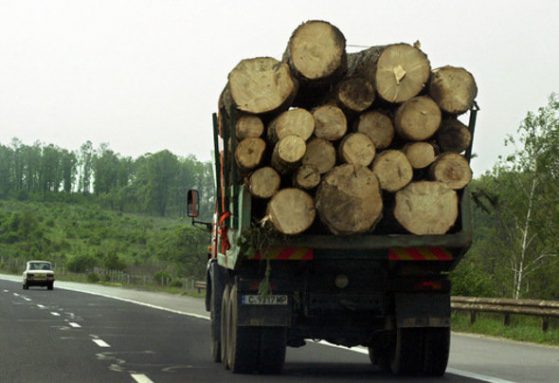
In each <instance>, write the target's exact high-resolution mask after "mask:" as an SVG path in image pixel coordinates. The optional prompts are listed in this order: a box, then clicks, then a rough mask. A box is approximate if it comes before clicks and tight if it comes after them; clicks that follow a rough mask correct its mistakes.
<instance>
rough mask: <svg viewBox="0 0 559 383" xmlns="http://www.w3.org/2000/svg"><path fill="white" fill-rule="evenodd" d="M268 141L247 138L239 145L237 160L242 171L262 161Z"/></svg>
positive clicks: (236, 153) (236, 152)
mask: <svg viewBox="0 0 559 383" xmlns="http://www.w3.org/2000/svg"><path fill="white" fill-rule="evenodd" d="M265 151H266V141H264V140H263V139H261V138H245V139H244V140H242V141H241V142H239V144H238V145H237V149H236V150H235V160H236V161H237V165H238V166H239V168H241V171H244V172H246V171H249V170H251V169H254V168H256V167H257V166H258V165H260V164H261V163H262V159H263V157H264V152H265Z"/></svg>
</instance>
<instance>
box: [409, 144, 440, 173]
mask: <svg viewBox="0 0 559 383" xmlns="http://www.w3.org/2000/svg"><path fill="white" fill-rule="evenodd" d="M402 151H403V152H404V154H405V155H406V157H408V160H409V161H410V165H411V166H412V167H413V168H414V169H424V168H426V167H427V166H429V165H431V164H432V163H433V162H434V161H435V159H436V157H437V156H436V154H435V148H434V147H433V145H431V144H430V143H428V142H413V143H410V144H406V145H405V146H404V148H403V149H402Z"/></svg>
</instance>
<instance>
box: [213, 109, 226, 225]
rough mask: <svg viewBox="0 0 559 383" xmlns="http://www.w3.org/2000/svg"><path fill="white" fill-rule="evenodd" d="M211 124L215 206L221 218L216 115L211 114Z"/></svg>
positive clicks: (219, 161) (219, 165)
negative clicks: (212, 129) (212, 128)
mask: <svg viewBox="0 0 559 383" xmlns="http://www.w3.org/2000/svg"><path fill="white" fill-rule="evenodd" d="M212 122H213V127H214V166H215V187H216V193H215V195H216V196H217V199H216V206H217V217H218V219H219V217H221V214H222V213H223V211H222V206H221V201H220V199H221V198H220V197H221V154H220V151H219V127H218V122H217V114H216V113H212Z"/></svg>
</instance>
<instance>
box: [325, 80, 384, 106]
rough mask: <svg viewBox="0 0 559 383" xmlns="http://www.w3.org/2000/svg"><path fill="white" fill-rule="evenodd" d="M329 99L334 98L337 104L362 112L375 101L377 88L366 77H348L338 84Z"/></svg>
mask: <svg viewBox="0 0 559 383" xmlns="http://www.w3.org/2000/svg"><path fill="white" fill-rule="evenodd" d="M327 100H333V102H335V103H336V105H338V106H339V107H340V108H342V109H344V110H346V111H348V112H352V113H361V112H363V111H364V110H366V109H368V108H369V107H370V106H371V105H372V104H373V101H375V88H374V87H373V84H371V82H370V81H369V80H366V79H364V78H361V77H353V78H346V79H344V80H342V81H340V82H339V83H338V85H336V87H335V88H334V90H333V92H332V93H331V94H330V95H329V96H328V97H327Z"/></svg>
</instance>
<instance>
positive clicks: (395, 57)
mask: <svg viewBox="0 0 559 383" xmlns="http://www.w3.org/2000/svg"><path fill="white" fill-rule="evenodd" d="M430 73H431V65H430V63H429V60H428V58H427V56H426V55H425V53H423V52H422V51H421V50H420V49H419V48H418V47H415V46H411V45H408V44H403V43H401V44H393V45H387V46H379V47H371V48H368V49H365V50H363V51H361V52H356V53H352V54H349V55H348V74H347V75H348V76H349V77H354V76H355V77H363V78H365V79H367V80H369V81H371V83H372V84H373V86H374V88H375V90H376V92H377V94H378V95H379V96H380V98H382V99H383V100H385V101H388V102H391V103H400V102H404V101H407V100H409V99H410V98H412V97H415V96H417V95H418V94H419V93H420V92H421V91H422V90H423V88H424V87H425V85H426V84H427V82H428V81H429V76H430Z"/></svg>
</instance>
